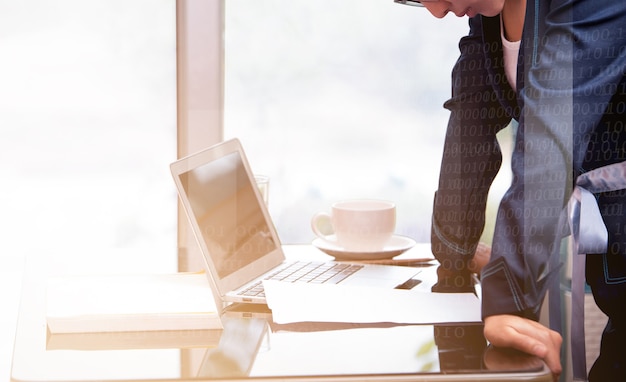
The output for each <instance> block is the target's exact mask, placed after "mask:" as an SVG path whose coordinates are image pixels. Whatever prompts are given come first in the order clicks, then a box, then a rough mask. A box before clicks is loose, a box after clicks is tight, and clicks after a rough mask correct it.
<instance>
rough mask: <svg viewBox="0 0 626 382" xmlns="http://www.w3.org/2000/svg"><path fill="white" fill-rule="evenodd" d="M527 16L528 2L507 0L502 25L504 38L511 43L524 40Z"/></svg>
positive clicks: (524, 0)
mask: <svg viewBox="0 0 626 382" xmlns="http://www.w3.org/2000/svg"><path fill="white" fill-rule="evenodd" d="M525 15H526V0H506V1H505V2H504V7H503V8H502V13H501V17H502V25H503V26H504V37H505V38H506V39H507V40H509V41H519V40H521V39H522V29H523V28H524V16H525Z"/></svg>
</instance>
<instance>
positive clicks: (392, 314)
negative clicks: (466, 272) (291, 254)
mask: <svg viewBox="0 0 626 382" xmlns="http://www.w3.org/2000/svg"><path fill="white" fill-rule="evenodd" d="M263 284H264V287H265V295H266V298H267V303H268V306H269V308H270V309H271V310H272V315H273V319H274V322H276V323H279V324H287V323H293V322H307V321H313V322H352V323H380V322H391V323H398V324H433V323H448V322H449V323H455V322H456V323H458V322H480V321H481V317H480V300H479V299H478V298H477V297H476V296H475V295H474V294H472V293H429V292H423V291H421V292H420V291H411V290H402V289H380V288H368V287H348V286H341V287H339V286H338V285H319V284H318V285H311V284H304V283H294V284H287V283H281V282H278V281H271V280H267V281H264V282H263Z"/></svg>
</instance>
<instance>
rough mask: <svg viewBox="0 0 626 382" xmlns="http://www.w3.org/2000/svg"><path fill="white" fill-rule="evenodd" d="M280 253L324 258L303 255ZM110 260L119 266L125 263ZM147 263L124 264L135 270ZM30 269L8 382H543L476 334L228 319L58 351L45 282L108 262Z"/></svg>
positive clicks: (533, 367) (83, 341)
mask: <svg viewBox="0 0 626 382" xmlns="http://www.w3.org/2000/svg"><path fill="white" fill-rule="evenodd" d="M416 250H419V249H416ZM288 252H291V255H297V256H314V257H321V258H324V257H325V256H326V255H321V254H320V253H319V252H317V250H316V249H314V248H312V247H308V246H305V247H293V248H290V249H288ZM118 255H119V256H121V257H119V258H118V260H119V259H121V258H123V256H129V254H128V253H125V254H118ZM144 255H145V254H144ZM146 258H149V256H145V257H143V258H142V257H140V256H138V257H133V258H130V259H127V261H133V262H135V263H136V264H141V263H142V262H144V261H146ZM30 260H31V261H30V262H29V263H28V264H27V266H26V271H25V275H24V276H25V282H24V290H23V294H22V305H21V308H20V314H19V319H18V327H17V334H16V342H15V350H14V354H13V367H12V380H14V381H96V380H98V381H149V380H155V381H156V380H158V381H178V380H207V379H211V380H228V381H235V380H249V379H252V380H264V381H265V380H277V379H280V380H282V381H312V380H315V381H317V380H331V381H363V380H388V381H422V380H423V381H426V380H428V381H468V380H480V381H512V380H524V381H545V382H548V381H551V375H550V372H549V371H548V370H547V369H546V368H545V366H544V364H543V363H542V362H541V361H539V360H538V359H535V358H532V357H527V356H522V355H519V354H509V353H507V352H500V351H495V350H494V349H488V348H487V347H486V346H485V343H484V339H483V338H482V329H481V328H480V326H478V327H476V326H472V327H464V326H430V325H422V326H420V325H411V326H409V325H406V326H392V325H370V326H368V327H364V326H362V325H354V324H340V325H329V324H325V325H319V324H318V325H316V324H307V325H287V326H277V325H275V324H273V323H272V322H271V321H270V322H266V321H259V320H261V319H249V318H228V319H225V321H224V323H225V328H224V330H223V331H172V332H164V333H147V332H137V333H126V334H123V335H122V334H110V335H104V336H100V338H98V335H78V336H76V337H75V338H74V339H73V341H74V342H71V341H70V342H68V343H71V345H66V348H65V349H63V346H62V345H61V346H59V345H58V342H55V344H56V345H54V346H52V342H51V337H50V335H49V333H48V331H47V326H46V322H45V298H46V289H45V285H46V280H47V277H48V276H50V275H59V274H62V273H74V274H76V272H77V271H79V270H80V269H82V270H83V273H89V272H90V271H93V270H94V266H95V267H96V268H95V269H100V270H101V271H104V270H105V269H106V267H105V266H104V265H103V264H105V263H106V262H109V263H114V264H115V262H114V261H112V260H113V259H111V258H108V259H105V258H102V259H101V260H99V261H100V262H101V264H98V262H99V261H96V262H95V264H94V261H93V260H90V261H89V263H88V264H86V263H85V264H81V260H80V258H79V259H73V260H72V259H68V260H67V261H57V260H56V259H55V258H50V257H47V258H38V259H32V258H31V259H30ZM33 260H34V261H33ZM68 261H69V263H68ZM117 264H120V263H119V262H118V263H117ZM131 269H133V268H132V267H131ZM134 269H137V268H134ZM52 347H54V348H55V349H52ZM229 365H230V366H229ZM442 371H443V372H442Z"/></svg>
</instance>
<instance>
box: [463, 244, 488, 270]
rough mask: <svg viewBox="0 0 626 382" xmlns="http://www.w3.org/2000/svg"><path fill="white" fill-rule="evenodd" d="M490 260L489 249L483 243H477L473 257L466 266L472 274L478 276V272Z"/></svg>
mask: <svg viewBox="0 0 626 382" xmlns="http://www.w3.org/2000/svg"><path fill="white" fill-rule="evenodd" d="M490 258H491V247H490V246H488V245H487V244H485V243H483V242H479V243H478V246H477V247H476V252H475V253H474V257H473V258H472V260H471V261H470V262H469V264H468V265H467V267H468V269H469V270H470V271H471V272H473V273H478V274H480V270H481V269H483V267H484V266H485V265H487V263H488V262H489V259H490Z"/></svg>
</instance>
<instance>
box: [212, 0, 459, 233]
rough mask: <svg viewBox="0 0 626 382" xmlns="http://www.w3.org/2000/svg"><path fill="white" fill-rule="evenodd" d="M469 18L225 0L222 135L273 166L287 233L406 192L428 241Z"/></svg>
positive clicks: (407, 214)
mask: <svg viewBox="0 0 626 382" xmlns="http://www.w3.org/2000/svg"><path fill="white" fill-rule="evenodd" d="M467 30H468V25H467V18H462V19H460V18H456V17H453V16H449V17H446V18H444V19H442V20H439V19H436V18H434V17H433V16H432V15H430V14H429V13H428V12H427V11H426V10H425V9H418V8H412V7H406V6H401V5H397V4H394V3H393V1H391V0H341V1H336V0H316V1H308V0H291V1H281V0H228V1H226V2H225V77H224V78H225V80H224V88H225V91H224V94H225V101H224V105H225V106H224V135H225V137H226V138H228V137H234V136H236V137H239V138H240V139H241V140H242V143H243V145H244V147H245V148H246V151H247V153H248V159H249V160H250V162H251V166H252V168H253V169H254V171H255V172H259V173H265V174H267V175H269V176H270V178H271V181H270V200H269V208H270V213H271V214H272V217H273V219H274V221H275V223H276V225H277V229H278V231H279V234H280V236H281V239H282V240H283V242H284V243H307V242H310V241H311V240H312V239H313V233H312V231H311V229H310V228H309V221H310V219H311V217H312V216H313V215H314V213H315V212H317V211H321V210H326V211H328V210H329V207H330V204H331V203H332V202H334V201H336V200H340V199H345V198H383V199H390V200H393V201H395V202H396V203H397V206H398V209H397V213H398V226H397V232H398V233H400V234H403V235H407V236H410V237H413V238H414V239H416V240H417V241H420V242H427V241H429V240H430V218H431V211H432V207H431V205H432V199H433V193H434V191H435V189H436V187H437V180H438V173H439V162H440V159H441V150H442V146H443V138H444V135H445V129H446V125H447V119H448V115H449V114H448V112H447V111H446V110H445V109H443V106H442V105H443V103H444V102H445V100H447V98H448V97H449V95H450V88H451V85H450V73H451V69H452V66H453V64H454V62H455V60H456V59H457V57H458V48H457V45H458V40H459V38H460V37H461V36H462V35H464V34H465V33H467Z"/></svg>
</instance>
